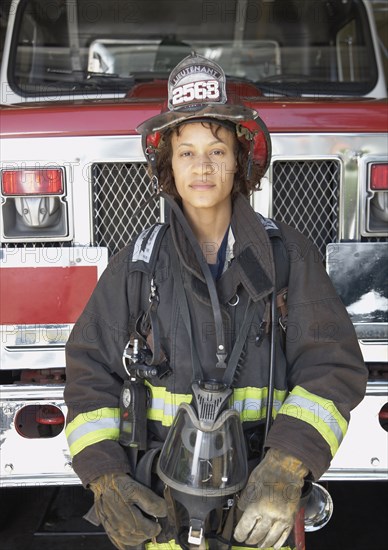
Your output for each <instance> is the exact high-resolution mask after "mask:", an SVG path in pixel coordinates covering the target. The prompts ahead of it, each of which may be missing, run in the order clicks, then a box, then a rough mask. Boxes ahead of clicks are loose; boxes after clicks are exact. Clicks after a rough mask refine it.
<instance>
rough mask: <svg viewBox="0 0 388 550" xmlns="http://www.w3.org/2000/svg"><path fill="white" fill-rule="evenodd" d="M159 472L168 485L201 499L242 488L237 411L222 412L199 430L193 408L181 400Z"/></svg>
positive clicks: (241, 439)
mask: <svg viewBox="0 0 388 550" xmlns="http://www.w3.org/2000/svg"><path fill="white" fill-rule="evenodd" d="M202 428H203V425H202ZM158 475H159V477H160V478H161V479H162V481H164V483H165V484H166V485H168V486H169V487H170V488H172V489H175V490H176V491H178V492H182V493H185V494H189V495H194V496H195V495H196V496H199V497H201V498H204V497H205V498H206V497H224V496H226V495H231V494H233V493H236V492H237V491H239V490H240V489H242V488H243V487H244V486H245V484H246V481H247V476H248V469H247V458H246V450H245V441H244V436H243V432H242V427H241V422H240V418H239V414H238V413H237V411H235V410H227V411H224V412H222V413H221V415H220V417H219V418H218V419H217V420H216V422H215V423H214V424H213V426H212V427H211V429H201V425H200V422H199V420H198V418H197V415H196V413H195V412H194V409H193V408H192V407H191V406H190V405H188V404H187V403H182V404H181V405H180V406H179V409H178V411H177V414H176V416H175V418H174V421H173V424H172V426H171V428H170V431H169V433H168V436H167V439H166V441H165V443H164V446H163V449H162V452H161V455H160V458H159V462H158Z"/></svg>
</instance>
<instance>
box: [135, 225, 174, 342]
mask: <svg viewBox="0 0 388 550" xmlns="http://www.w3.org/2000/svg"><path fill="white" fill-rule="evenodd" d="M168 226H169V224H168V223H156V224H154V225H152V226H151V227H148V228H147V229H145V230H144V231H142V232H141V233H140V234H139V235H138V236H137V237H136V238H135V240H134V241H133V244H132V246H131V247H130V252H129V254H130V256H129V273H132V274H133V276H134V277H135V278H136V282H137V284H131V285H129V287H128V289H127V291H128V302H129V304H131V317H130V319H129V333H130V334H131V333H133V332H135V329H136V324H137V321H138V318H139V316H140V315H141V314H142V313H144V311H143V306H142V301H144V296H143V294H142V292H141V291H139V288H140V289H141V288H142V285H141V281H142V278H143V274H146V275H148V279H149V278H150V277H152V276H153V274H154V272H155V266H156V262H157V259H158V256H159V250H160V246H161V243H162V241H163V237H164V235H165V233H166V231H167V228H168Z"/></svg>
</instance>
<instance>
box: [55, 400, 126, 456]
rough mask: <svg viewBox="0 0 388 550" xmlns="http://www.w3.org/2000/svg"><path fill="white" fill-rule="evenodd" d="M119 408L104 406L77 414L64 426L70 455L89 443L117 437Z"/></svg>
mask: <svg viewBox="0 0 388 550" xmlns="http://www.w3.org/2000/svg"><path fill="white" fill-rule="evenodd" d="M119 424H120V409H118V408H117V409H116V408H110V407H104V408H102V409H96V410H94V411H88V412H84V413H81V414H79V415H77V416H76V417H75V418H74V420H72V421H71V422H69V424H68V425H67V426H66V430H65V432H66V437H67V442H68V445H69V449H70V454H71V456H75V455H76V454H78V453H80V452H81V451H83V450H84V449H85V448H86V447H88V446H89V445H93V444H94V443H98V442H100V441H103V440H104V439H112V440H114V441H117V440H118V438H119Z"/></svg>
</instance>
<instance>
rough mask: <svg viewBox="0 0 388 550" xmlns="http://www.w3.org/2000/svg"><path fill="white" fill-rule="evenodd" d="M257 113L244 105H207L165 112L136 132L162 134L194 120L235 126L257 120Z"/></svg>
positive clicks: (149, 120) (145, 123)
mask: <svg viewBox="0 0 388 550" xmlns="http://www.w3.org/2000/svg"><path fill="white" fill-rule="evenodd" d="M257 116H258V113H257V111H255V110H253V109H250V108H249V107H245V106H244V105H233V104H229V105H227V104H223V105H220V104H207V105H206V106H204V107H202V108H201V107H200V108H198V109H193V108H191V109H187V110H175V111H165V112H163V113H160V114H159V115H156V116H154V117H152V118H149V119H148V120H146V121H145V122H143V123H142V124H140V125H139V126H138V127H137V128H136V130H137V132H138V133H139V134H142V135H144V134H145V135H148V134H152V133H153V132H164V131H165V130H167V129H168V128H173V127H174V126H177V125H178V124H181V123H183V122H188V121H193V120H195V119H204V118H208V119H214V120H229V121H230V122H233V123H235V124H238V123H239V122H243V121H244V120H252V119H255V118H257Z"/></svg>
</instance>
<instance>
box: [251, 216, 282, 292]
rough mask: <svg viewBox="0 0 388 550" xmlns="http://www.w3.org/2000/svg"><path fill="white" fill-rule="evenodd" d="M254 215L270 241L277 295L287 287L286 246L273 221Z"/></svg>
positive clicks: (279, 229)
mask: <svg viewBox="0 0 388 550" xmlns="http://www.w3.org/2000/svg"><path fill="white" fill-rule="evenodd" d="M256 214H257V217H258V218H259V220H260V221H261V223H262V224H263V226H264V229H265V230H266V231H267V234H268V237H269V238H270V241H271V245H272V250H273V257H274V263H275V273H276V291H277V293H279V292H280V291H281V290H283V289H286V288H287V287H288V278H289V275H290V260H289V257H288V253H287V248H286V245H285V244H284V240H283V233H282V230H281V228H280V226H279V225H278V224H277V223H276V222H275V221H274V220H273V219H271V218H264V216H262V215H261V214H260V213H258V212H256Z"/></svg>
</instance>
